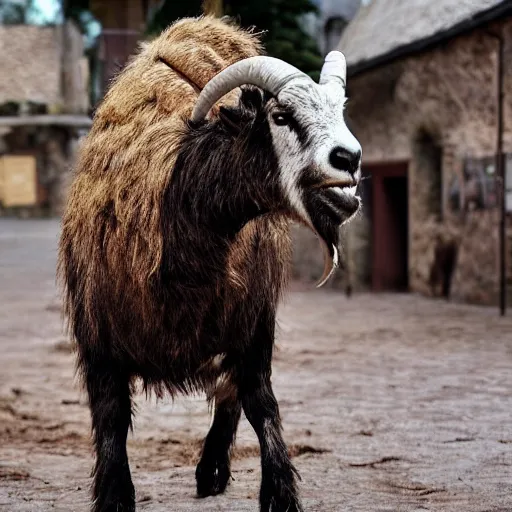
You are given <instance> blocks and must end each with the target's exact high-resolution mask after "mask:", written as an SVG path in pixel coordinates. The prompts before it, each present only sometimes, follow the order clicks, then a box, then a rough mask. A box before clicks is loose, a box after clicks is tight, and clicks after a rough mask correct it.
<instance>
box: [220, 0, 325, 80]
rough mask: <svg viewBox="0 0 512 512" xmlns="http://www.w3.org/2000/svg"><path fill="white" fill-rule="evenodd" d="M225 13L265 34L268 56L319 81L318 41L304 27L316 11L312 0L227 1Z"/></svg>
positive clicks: (245, 25)
mask: <svg viewBox="0 0 512 512" xmlns="http://www.w3.org/2000/svg"><path fill="white" fill-rule="evenodd" d="M224 12H225V14H227V15H228V16H233V17H234V18H235V19H237V20H238V21H239V22H240V24H241V25H242V26H243V27H255V28H256V30H262V31H264V34H263V38H262V39H263V42H264V44H265V48H266V50H267V53H268V55H271V56H272V57H277V58H278V59H282V60H284V61H286V62H289V63H290V64H293V65H294V66H296V67H297V68H299V69H300V70H301V71H304V73H307V74H308V75H310V76H311V77H312V78H314V79H315V80H318V78H319V74H320V68H321V66H322V62H323V60H322V57H321V56H320V52H319V50H318V46H317V44H316V42H315V41H314V40H313V39H312V38H311V37H310V36H309V34H308V33H307V32H306V31H305V30H304V29H303V27H302V24H301V19H302V17H303V16H305V15H306V14H308V13H313V12H316V7H315V6H314V5H313V4H312V3H311V1H310V0H245V1H242V0H226V1H225V2H224Z"/></svg>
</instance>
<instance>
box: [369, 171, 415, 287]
mask: <svg viewBox="0 0 512 512" xmlns="http://www.w3.org/2000/svg"><path fill="white" fill-rule="evenodd" d="M366 171H367V172H369V173H370V174H371V180H372V190H373V194H372V195H373V198H372V238H373V240H372V248H373V250H372V252H373V255H372V260H373V264H372V288H373V290H375V291H389V290H394V291H404V290H407V288H408V183H407V163H402V162H400V163H393V164H385V165H372V166H367V168H366Z"/></svg>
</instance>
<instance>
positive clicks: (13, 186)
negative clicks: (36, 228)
mask: <svg viewBox="0 0 512 512" xmlns="http://www.w3.org/2000/svg"><path fill="white" fill-rule="evenodd" d="M0 162H1V163H0V172H1V173H2V179H1V183H2V194H1V200H2V203H3V206H4V207H6V208H8V207H12V206H33V205H35V204H36V202H37V171H36V159H35V157H33V156H30V155H27V156H21V155H20V156H18V155H5V156H3V157H2V158H1V159H0Z"/></svg>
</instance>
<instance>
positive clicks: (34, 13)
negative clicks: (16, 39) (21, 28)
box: [0, 0, 45, 25]
mask: <svg viewBox="0 0 512 512" xmlns="http://www.w3.org/2000/svg"><path fill="white" fill-rule="evenodd" d="M40 17H41V11H40V10H39V9H38V7H37V1H36V0H17V1H16V0H0V23H2V24H3V25H25V24H30V23H33V22H34V21H35V20H37V19H38V18H40ZM41 21H45V20H42V19H41Z"/></svg>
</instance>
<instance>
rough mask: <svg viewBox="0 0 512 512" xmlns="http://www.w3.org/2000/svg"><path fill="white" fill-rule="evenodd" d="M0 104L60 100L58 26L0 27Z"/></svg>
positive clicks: (52, 102) (50, 102)
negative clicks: (0, 72)
mask: <svg viewBox="0 0 512 512" xmlns="http://www.w3.org/2000/svg"><path fill="white" fill-rule="evenodd" d="M0 48H1V50H2V51H1V52H0V69H1V70H2V79H1V80H0V104H2V103H6V102H9V101H13V102H20V101H33V102H36V103H44V104H55V103H59V101H60V100H61V41H60V33H59V31H58V29H57V28H56V27H38V26H30V25H12V26H8V25H4V26H0Z"/></svg>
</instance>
